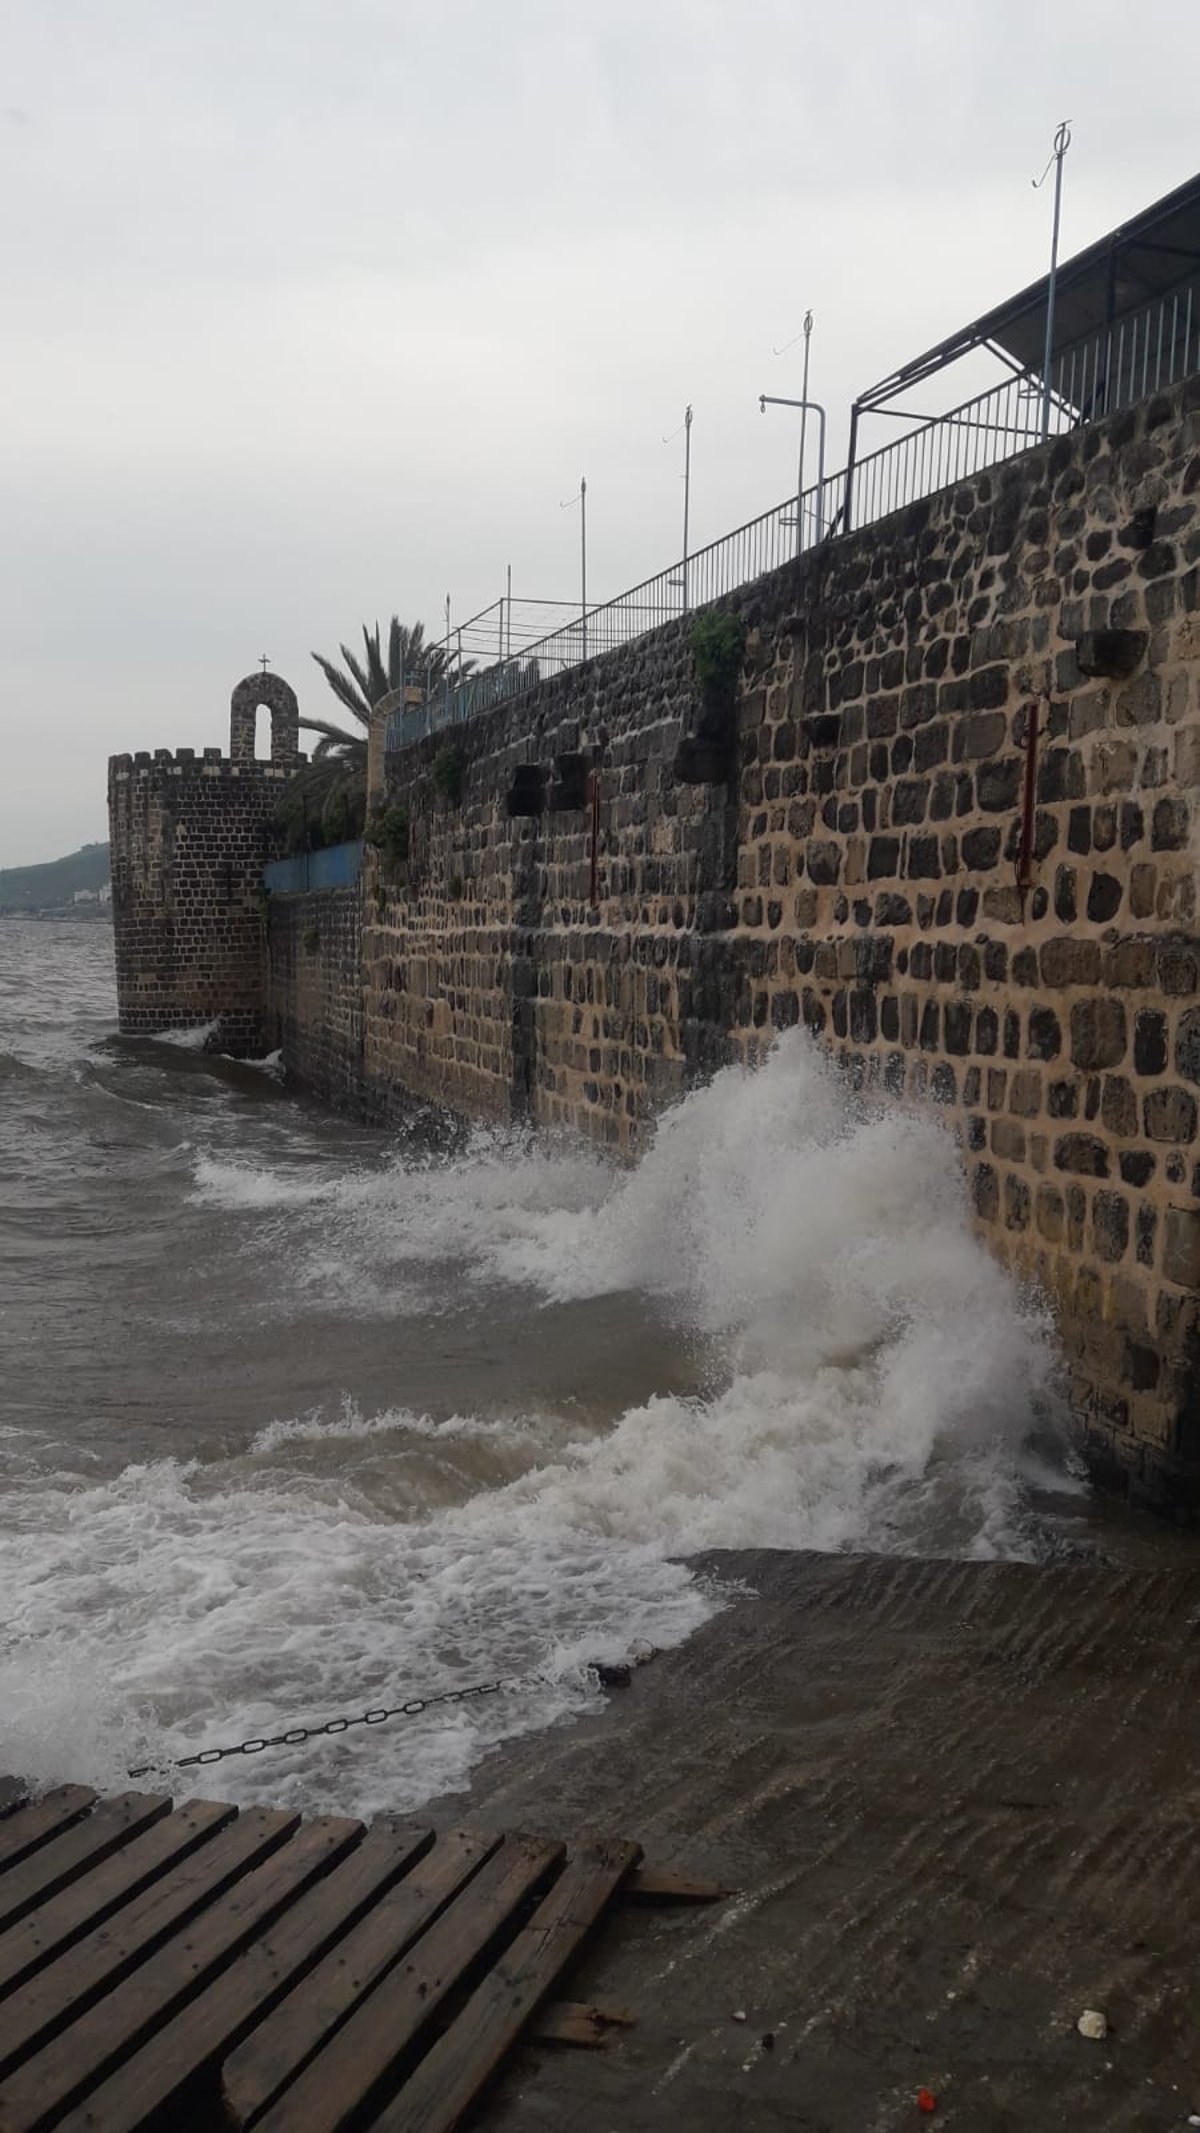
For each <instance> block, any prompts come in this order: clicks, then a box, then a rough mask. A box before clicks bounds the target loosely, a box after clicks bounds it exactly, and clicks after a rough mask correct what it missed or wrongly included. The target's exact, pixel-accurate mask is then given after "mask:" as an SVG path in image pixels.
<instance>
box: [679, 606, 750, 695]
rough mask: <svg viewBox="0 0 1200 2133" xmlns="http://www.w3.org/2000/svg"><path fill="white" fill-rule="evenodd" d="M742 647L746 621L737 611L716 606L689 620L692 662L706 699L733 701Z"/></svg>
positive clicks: (744, 640) (740, 664)
mask: <svg viewBox="0 0 1200 2133" xmlns="http://www.w3.org/2000/svg"><path fill="white" fill-rule="evenodd" d="M745 649H746V625H745V623H744V622H743V621H742V618H741V616H740V615H731V614H729V613H727V612H725V611H722V610H718V609H710V611H709V612H708V613H707V614H704V615H697V617H696V620H695V622H694V623H693V624H692V666H693V668H694V670H695V675H696V680H697V682H698V683H699V685H700V693H701V695H702V696H703V697H704V698H705V701H706V702H708V703H721V704H732V702H733V697H734V691H735V690H736V688H737V680H738V675H739V674H740V673H741V670H742V654H743V652H744V651H745Z"/></svg>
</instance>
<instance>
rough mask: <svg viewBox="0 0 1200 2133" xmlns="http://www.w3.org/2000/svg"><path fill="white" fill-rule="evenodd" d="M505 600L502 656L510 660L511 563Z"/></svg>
mask: <svg viewBox="0 0 1200 2133" xmlns="http://www.w3.org/2000/svg"><path fill="white" fill-rule="evenodd" d="M505 599H506V600H507V602H508V624H507V628H506V631H505V638H504V656H505V658H506V659H511V658H512V564H511V563H510V564H509V566H508V579H507V587H506V591H505Z"/></svg>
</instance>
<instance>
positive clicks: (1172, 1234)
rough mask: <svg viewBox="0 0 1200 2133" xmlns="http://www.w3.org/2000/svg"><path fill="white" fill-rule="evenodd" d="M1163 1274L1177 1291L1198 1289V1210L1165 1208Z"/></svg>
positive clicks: (1199, 1212)
mask: <svg viewBox="0 0 1200 2133" xmlns="http://www.w3.org/2000/svg"><path fill="white" fill-rule="evenodd" d="M1162 1270H1163V1275H1164V1277H1165V1279H1166V1280H1167V1281H1171V1282H1174V1284H1175V1286H1176V1288H1180V1289H1196V1288H1198V1287H1200V1208H1195V1207H1168V1209H1167V1211H1166V1221H1165V1224H1164V1229H1163V1257H1162Z"/></svg>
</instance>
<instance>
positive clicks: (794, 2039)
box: [422, 1553, 1200, 2133]
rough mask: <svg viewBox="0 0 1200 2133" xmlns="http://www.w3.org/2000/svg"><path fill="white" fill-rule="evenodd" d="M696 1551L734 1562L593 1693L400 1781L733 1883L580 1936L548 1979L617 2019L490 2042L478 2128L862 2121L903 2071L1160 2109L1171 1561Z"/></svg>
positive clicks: (966, 2120)
mask: <svg viewBox="0 0 1200 2133" xmlns="http://www.w3.org/2000/svg"><path fill="white" fill-rule="evenodd" d="M697 1568H699V1569H702V1570H704V1571H707V1572H709V1573H710V1574H711V1575H713V1576H714V1577H716V1578H717V1579H719V1580H720V1582H721V1583H722V1584H723V1585H726V1586H729V1585H730V1584H731V1583H733V1584H736V1585H740V1586H742V1587H744V1588H746V1589H745V1590H744V1591H743V1592H742V1593H740V1594H734V1596H732V1597H731V1600H730V1604H729V1605H728V1606H727V1607H726V1609H725V1610H724V1612H722V1613H721V1614H719V1615H717V1616H716V1617H714V1618H713V1619H712V1620H711V1621H710V1622H708V1623H707V1624H705V1625H704V1626H703V1627H702V1628H701V1629H700V1630H698V1631H697V1632H696V1634H695V1635H694V1636H693V1637H692V1638H691V1639H690V1640H689V1641H688V1643H686V1644H685V1645H683V1646H681V1647H680V1648H679V1649H678V1650H675V1651H673V1652H670V1653H665V1654H660V1655H659V1656H657V1657H656V1658H655V1660H654V1661H653V1663H652V1664H651V1665H649V1666H647V1667H645V1668H640V1669H638V1670H636V1671H635V1673H634V1675H633V1678H632V1683H631V1686H630V1687H629V1688H628V1689H625V1690H617V1691H613V1692H612V1693H611V1694H610V1696H609V1699H608V1702H607V1704H606V1706H605V1708H604V1710H603V1711H602V1712H601V1713H599V1714H598V1715H597V1716H595V1717H593V1718H588V1719H585V1720H582V1721H579V1722H577V1723H575V1724H573V1725H571V1726H565V1727H561V1728H556V1729H552V1730H551V1731H550V1732H549V1733H544V1734H540V1735H536V1736H529V1737H525V1738H522V1739H519V1740H517V1741H514V1742H510V1743H508V1744H507V1745H505V1746H504V1747H502V1748H501V1749H499V1750H498V1751H497V1752H496V1753H495V1754H494V1755H493V1756H491V1757H490V1758H489V1759H488V1760H487V1761H486V1762H485V1763H484V1764H483V1765H481V1766H479V1767H478V1768H477V1770H476V1772H475V1778H474V1784H473V1786H472V1789H471V1791H470V1792H469V1793H457V1794H449V1795H445V1796H444V1797H442V1798H440V1799H438V1800H436V1801H432V1802H430V1803H429V1804H428V1808H427V1809H425V1810H422V1813H423V1815H424V1813H426V1812H428V1814H429V1816H430V1819H431V1820H432V1821H434V1822H435V1823H436V1824H437V1826H438V1827H442V1828H444V1827H447V1826H450V1825H452V1824H454V1823H466V1824H469V1825H474V1826H480V1827H485V1828H487V1827H495V1828H499V1827H502V1826H503V1827H506V1828H509V1829H513V1828H520V1827H524V1828H527V1829H539V1828H541V1829H561V1830H563V1831H568V1830H569V1831H574V1832H582V1831H585V1830H594V1831H600V1832H603V1833H605V1834H609V1835H618V1834H619V1835H622V1836H629V1837H633V1838H636V1839H637V1840H638V1841H639V1842H640V1843H641V1844H642V1845H643V1846H644V1849H645V1852H646V1855H647V1857H648V1858H649V1859H650V1860H652V1861H653V1863H654V1864H655V1865H662V1866H670V1867H675V1868H677V1869H678V1870H679V1871H681V1872H686V1873H690V1874H693V1875H695V1876H697V1877H699V1878H702V1879H709V1880H713V1881H718V1882H720V1883H722V1884H723V1885H724V1886H728V1887H731V1888H733V1889H734V1890H735V1891H736V1892H737V1893H736V1894H735V1895H734V1896H733V1897H732V1898H730V1899H729V1900H727V1901H725V1902H723V1903H720V1904H717V1905H716V1906H713V1907H705V1908H693V1907H684V1908H682V1909H680V1910H678V1911H667V1912H658V1911H649V1912H645V1913H643V1912H641V1911H640V1910H636V1909H634V1910H630V1911H628V1912H626V1913H625V1914H624V1916H623V1918H622V1920H621V1923H620V1925H619V1927H613V1928H610V1929H608V1930H606V1931H605V1932H604V1933H603V1934H602V1935H600V1936H598V1939H597V1943H596V1946H595V1948H594V1949H593V1950H592V1952H591V1953H589V1954H588V1956H587V1957H586V1958H585V1960H584V1962H583V1964H582V1965H581V1966H580V1969H579V1971H578V1973H577V1975H576V1977H575V1979H574V1980H573V1981H572V1982H571V1984H570V1987H569V1991H570V1994H571V1996H572V1997H576V1998H581V1999H590V1998H593V1997H594V1998H596V1999H597V2000H599V2001H601V2002H605V2003H609V2004H613V2003H615V2004H617V2005H622V2006H627V2007H629V2008H631V2009H632V2010H633V2012H634V2013H635V2015H636V2017H637V2026H636V2027H635V2028H632V2029H628V2030H623V2031H620V2032H619V2033H617V2034H616V2036H615V2037H614V2040H613V2041H612V2042H611V2043H609V2045H608V2046H607V2048H606V2049H605V2050H604V2051H602V2052H597V2053H593V2054H591V2055H590V2056H589V2058H588V2060H587V2061H586V2063H585V2064H583V2065H582V2066H581V2062H580V2060H579V2058H578V2055H577V2054H571V2053H567V2054H560V2053H553V2052H547V2051H545V2050H544V2049H543V2050H526V2051H524V2052H521V2053H518V2054H517V2055H516V2056H515V2057H514V2060H513V2062H512V2064H511V2066H510V2067H509V2069H508V2071H507V2072H506V2073H505V2074H504V2076H503V2078H502V2079H501V2081H500V2082H499V2083H498V2084H497V2086H496V2088H495V2089H494V2090H493V2091H492V2093H491V2096H490V2098H489V2100H488V2101H487V2102H486V2103H485V2105H484V2107H483V2109H482V2111H481V2113H480V2115H479V2119H478V2123H479V2124H480V2126H481V2127H484V2126H485V2127H487V2128H489V2129H493V2133H510V2129H511V2133H517V2129H521V2133H526V2129H530V2133H532V2129H538V2128H546V2129H547V2133H548V2129H550V2128H555V2129H559V2128H561V2127H562V2126H563V2125H566V2124H570V2125H571V2126H572V2127H573V2128H574V2129H575V2133H611V2129H612V2127H613V2126H614V2125H616V2124H618V2123H619V2124H620V2125H621V2126H622V2128H628V2129H634V2128H638V2129H640V2128H645V2129H647V2133H655V2129H659V2128H661V2129H663V2133H665V2129H667V2128H673V2129H682V2128H686V2129H687V2133H733V2129H735V2128H745V2129H747V2133H770V2129H774V2128H775V2127H783V2126H788V2127H796V2126H805V2127H812V2128H818V2127H820V2128H826V2129H831V2133H864V2129H866V2128H881V2129H882V2128H892V2127H904V2126H909V2125H912V2124H916V2123H918V2122H919V2116H918V2113H917V2111H916V2106H915V2102H914V2099H915V2095H916V2091H917V2089H918V2088H919V2087H922V2086H925V2087H928V2088H930V2089H931V2090H932V2091H933V2092H934V2093H935V2094H936V2095H937V2096H938V2098H939V2112H938V2118H937V2123H939V2124H945V2125H948V2126H949V2125H957V2126H959V2127H962V2128H964V2129H968V2128H969V2129H972V2133H974V2129H978V2128H985V2127H997V2128H999V2127H1009V2126H1012V2127H1016V2126H1018V2125H1019V2126H1021V2127H1045V2128H1047V2129H1050V2128H1056V2127H1058V2126H1061V2125H1068V2124H1080V2125H1087V2126H1088V2127H1089V2128H1092V2129H1097V2128H1103V2127H1112V2128H1114V2129H1115V2128H1117V2127H1127V2126H1130V2125H1132V2124H1134V2123H1136V2124H1137V2125H1138V2126H1139V2127H1146V2128H1154V2127H1158V2126H1162V2127H1163V2128H1168V2127H1174V2126H1182V2125H1184V2124H1186V2122H1187V2118H1188V2114H1189V2112H1191V2111H1193V2110H1200V2019H1198V2018H1197V2016H1196V2013H1195V1989H1194V1988H1195V1977H1196V1971H1197V1963H1198V1960H1200V1856H1198V1851H1197V1846H1196V1844H1195V1841H1194V1831H1195V1826H1196V1819H1197V1815H1198V1813H1200V1635H1198V1634H1197V1624H1200V1555H1197V1556H1196V1557H1195V1558H1194V1561H1193V1562H1192V1563H1189V1562H1188V1561H1187V1560H1186V1559H1185V1558H1184V1556H1183V1555H1182V1554H1181V1555H1180V1558H1179V1560H1178V1561H1176V1562H1173V1563H1172V1564H1171V1565H1170V1566H1169V1567H1159V1568H1153V1567H1147V1568H1145V1569H1142V1568H1140V1567H1139V1568H1136V1569H1133V1570H1130V1569H1129V1568H1127V1567H1125V1568H1114V1567H1108V1566H1103V1565H1078V1564H1070V1565H1065V1566H1050V1567H1046V1566H1034V1565H1030V1564H1024V1563H1012V1562H980V1563H961V1562H951V1561H932V1562H931V1561H917V1560H899V1559H894V1558H870V1557H849V1556H816V1555H791V1554H775V1553H771V1554H765V1553H754V1554H749V1555H746V1554H720V1555H714V1556H709V1557H705V1558H702V1559H701V1560H700V1562H699V1563H698V1564H697ZM1084 2008H1098V2009H1100V2010H1102V2011H1103V2012H1104V2013H1105V2014H1106V2016H1107V2018H1108V2021H1109V2024H1110V2026H1111V2033H1110V2035H1109V2037H1108V2038H1107V2039H1106V2040H1105V2042H1103V2043H1091V2042H1087V2041H1085V2040H1084V2039H1083V2038H1082V2037H1081V2036H1080V2035H1079V2034H1078V2033H1077V2031H1076V2028H1075V2024H1076V2021H1077V2019H1078V2017H1079V2015H1080V2013H1081V2012H1082V2010H1083V2009H1084ZM738 2013H744V2014H745V2017H746V2019H745V2021H744V2022H740V2021H737V2020H735V2019H734V2016H735V2015H736V2014H738ZM764 2037H769V2038H771V2040H772V2042H771V2043H770V2044H769V2045H764V2044H763V2042H762V2039H763V2038H764Z"/></svg>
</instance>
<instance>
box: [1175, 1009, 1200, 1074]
mask: <svg viewBox="0 0 1200 2133" xmlns="http://www.w3.org/2000/svg"><path fill="white" fill-rule="evenodd" d="M1175 1072H1176V1073H1177V1074H1182V1076H1183V1078H1184V1080H1185V1081H1192V1082H1197V1083H1200V1007H1189V1008H1188V1010H1187V1012H1186V1014H1184V1015H1181V1017H1180V1020H1179V1028H1178V1030H1177V1031H1176V1033H1175Z"/></svg>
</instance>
